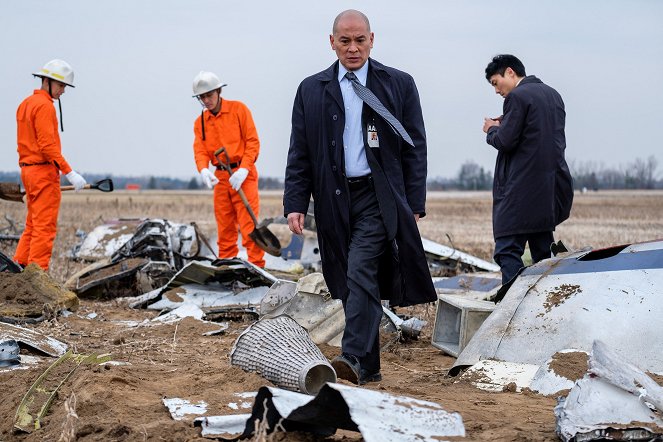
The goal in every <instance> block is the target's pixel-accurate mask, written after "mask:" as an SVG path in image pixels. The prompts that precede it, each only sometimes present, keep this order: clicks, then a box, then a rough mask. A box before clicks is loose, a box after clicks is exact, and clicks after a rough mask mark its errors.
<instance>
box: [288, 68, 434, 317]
mask: <svg viewBox="0 0 663 442" xmlns="http://www.w3.org/2000/svg"><path fill="white" fill-rule="evenodd" d="M367 86H368V87H369V88H370V89H371V90H372V91H373V93H375V95H376V96H377V97H378V98H379V99H380V101H381V102H382V103H383V104H384V105H385V107H386V108H387V109H389V111H390V112H391V113H392V114H393V115H394V116H395V117H396V118H398V119H399V120H400V121H401V123H402V124H403V126H404V127H405V129H406V130H407V132H408V133H409V134H410V136H411V137H412V140H413V141H414V147H411V146H410V145H408V144H407V143H405V142H404V141H403V140H401V138H400V137H399V136H398V135H397V134H396V133H395V132H394V131H393V130H392V129H391V127H390V126H389V124H388V123H386V122H385V121H384V120H383V119H382V118H381V117H380V116H378V115H377V114H375V113H374V112H373V111H372V110H371V109H370V108H369V107H368V106H367V105H364V108H363V109H364V110H363V113H362V120H363V127H364V129H365V128H366V125H367V124H374V125H375V127H376V129H377V132H378V137H379V144H380V146H379V148H373V149H370V150H369V148H368V147H366V149H367V159H368V161H369V166H370V167H371V172H372V175H373V180H374V184H375V190H376V195H377V197H378V203H379V206H380V212H381V214H382V218H383V221H384V224H385V227H386V230H387V235H388V238H389V241H390V246H389V247H388V248H387V251H386V252H385V254H384V255H383V256H382V258H381V261H380V271H379V280H380V292H381V293H380V294H381V297H382V299H389V301H390V303H391V305H395V306H399V305H400V306H406V305H413V304H419V303H423V302H432V301H435V300H436V299H437V296H436V294H435V289H434V288H433V284H432V280H431V276H430V272H429V270H428V264H427V262H426V257H425V254H424V251H423V247H422V244H421V237H420V235H419V230H418V228H417V224H416V222H415V220H414V215H413V214H414V213H418V214H419V215H420V216H422V217H423V216H425V214H426V209H425V202H426V171H427V163H426V133H425V129H424V122H423V115H422V112H421V105H420V103H419V94H418V92H417V88H416V85H415V83H414V79H413V78H412V77H411V76H410V75H408V74H406V73H405V72H401V71H398V70H396V69H393V68H390V67H387V66H384V65H382V64H380V63H378V62H377V61H375V60H372V59H369V68H368V77H367ZM344 126H345V113H344V106H343V96H342V94H341V89H340V86H339V83H338V61H337V62H335V63H334V64H333V65H332V66H330V67H329V68H328V69H326V70H324V71H322V72H319V73H318V74H315V75H313V76H311V77H308V78H306V79H305V80H304V81H302V83H301V84H300V85H299V88H298V90H297V95H296V97H295V102H294V105H293V111H292V133H291V135H290V149H289V151H288V164H287V167H286V177H285V192H284V196H283V206H284V212H285V215H286V216H287V215H288V214H289V213H292V212H298V213H306V211H307V208H308V203H309V200H310V197H311V195H312V196H313V200H314V206H315V222H316V226H317V229H318V242H319V245H320V254H321V258H322V272H323V274H324V277H325V281H326V283H327V286H328V287H329V290H330V292H331V295H332V296H333V297H334V298H336V299H345V298H346V297H347V295H348V284H347V279H346V275H347V263H348V250H349V245H350V221H349V217H350V201H349V199H348V195H349V192H348V186H347V180H346V177H345V175H344V171H345V164H344V154H343V128H344ZM363 133H364V141H365V143H364V144H365V146H367V143H366V136H367V135H366V130H363Z"/></svg>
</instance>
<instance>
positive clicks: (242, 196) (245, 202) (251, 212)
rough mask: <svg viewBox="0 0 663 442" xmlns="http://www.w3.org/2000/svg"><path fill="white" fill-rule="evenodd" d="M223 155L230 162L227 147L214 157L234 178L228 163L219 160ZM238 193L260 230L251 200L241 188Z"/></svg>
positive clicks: (218, 151)
mask: <svg viewBox="0 0 663 442" xmlns="http://www.w3.org/2000/svg"><path fill="white" fill-rule="evenodd" d="M222 153H223V154H224V155H225V156H226V160H228V152H227V151H226V148H225V147H220V148H218V149H217V150H215V151H214V157H215V158H216V161H218V162H219V165H221V167H223V168H224V169H225V170H226V172H228V175H230V176H233V171H232V169H231V168H230V166H229V165H228V163H226V162H225V161H223V160H221V158H219V155H221V154H222ZM237 193H239V197H240V198H241V199H242V202H243V203H244V207H246V210H247V211H248V212H249V216H250V217H251V220H252V221H253V226H254V227H255V228H258V218H256V214H255V213H253V209H252V208H251V205H250V204H249V200H247V199H246V195H245V194H244V191H243V190H242V188H241V187H240V188H239V189H238V190H237Z"/></svg>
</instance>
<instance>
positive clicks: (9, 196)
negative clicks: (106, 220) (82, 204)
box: [0, 178, 113, 202]
mask: <svg viewBox="0 0 663 442" xmlns="http://www.w3.org/2000/svg"><path fill="white" fill-rule="evenodd" d="M83 189H96V190H100V191H102V192H112V191H113V180H111V179H110V178H106V179H103V180H101V181H97V182H96V183H94V184H86V185H85V187H83ZM60 190H62V191H67V190H74V186H62V187H60ZM23 197H25V191H24V190H21V185H20V184H18V183H0V199H3V200H7V201H17V202H23Z"/></svg>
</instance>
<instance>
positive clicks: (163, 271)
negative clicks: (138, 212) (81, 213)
mask: <svg viewBox="0 0 663 442" xmlns="http://www.w3.org/2000/svg"><path fill="white" fill-rule="evenodd" d="M71 257H72V258H74V259H84V260H98V262H96V263H95V264H92V265H90V266H89V267H87V268H85V269H83V270H82V271H80V272H78V273H77V274H76V275H74V276H72V277H71V278H70V279H69V280H68V281H67V283H66V285H67V287H69V288H70V289H71V290H73V291H75V292H76V293H77V294H78V295H79V296H84V297H94V298H101V297H103V298H114V297H120V296H136V295H138V294H140V293H144V292H147V291H150V290H152V289H154V288H156V287H160V286H162V285H163V284H165V283H166V282H167V281H168V280H169V279H170V278H171V277H172V276H173V275H174V274H175V273H176V272H178V271H179V270H181V269H182V268H183V267H184V266H185V265H186V264H187V263H189V262H192V261H197V260H207V261H212V260H214V259H215V255H214V252H213V251H212V249H211V248H210V246H209V243H208V241H207V239H206V238H205V236H204V235H203V234H202V233H201V232H200V231H199V229H198V227H197V226H196V224H195V223H191V224H177V223H171V222H169V221H168V220H165V219H158V218H152V219H145V220H116V221H112V222H110V223H106V224H104V225H101V226H98V227H96V228H95V229H94V230H93V231H92V232H90V234H88V235H86V236H85V237H84V239H83V241H82V242H81V243H80V244H77V245H76V246H75V247H74V249H73V250H72V252H71Z"/></svg>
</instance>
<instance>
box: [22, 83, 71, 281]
mask: <svg viewBox="0 0 663 442" xmlns="http://www.w3.org/2000/svg"><path fill="white" fill-rule="evenodd" d="M16 124H17V144H18V147H17V149H16V150H17V151H18V164H19V166H21V180H22V181H23V186H24V187H25V196H26V200H27V205H28V214H27V217H26V220H25V230H23V234H22V235H21V239H20V240H19V242H18V247H17V248H16V253H15V254H14V261H16V262H18V263H19V264H21V265H23V266H25V265H27V264H31V263H33V262H34V263H37V264H38V265H39V266H40V267H41V268H42V269H44V270H48V263H49V261H50V259H51V253H52V251H53V241H54V240H55V234H56V230H57V227H56V226H57V220H58V210H59V209H60V196H61V195H60V172H59V171H62V173H64V174H67V173H69V172H71V167H70V166H69V164H68V163H67V161H65V159H64V157H63V156H62V147H61V145H60V135H59V134H58V119H57V116H56V115H55V108H54V107H53V100H52V99H51V96H50V95H49V94H48V92H46V91H44V90H41V89H38V90H35V91H34V94H33V95H31V96H29V97H28V98H26V99H25V100H23V102H22V103H21V104H20V105H19V107H18V110H17V111H16Z"/></svg>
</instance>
